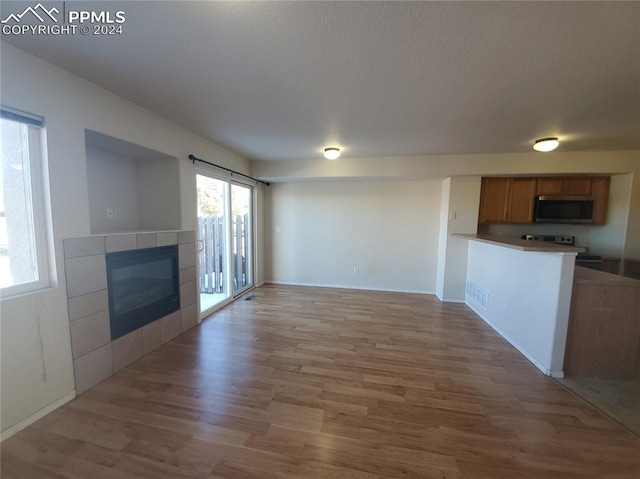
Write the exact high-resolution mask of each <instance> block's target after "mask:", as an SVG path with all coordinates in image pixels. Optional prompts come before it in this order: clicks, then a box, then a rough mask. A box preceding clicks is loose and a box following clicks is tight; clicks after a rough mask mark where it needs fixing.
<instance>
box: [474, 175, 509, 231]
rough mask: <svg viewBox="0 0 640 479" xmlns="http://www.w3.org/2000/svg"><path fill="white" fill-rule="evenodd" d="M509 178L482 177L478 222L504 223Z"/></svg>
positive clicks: (505, 219)
mask: <svg viewBox="0 0 640 479" xmlns="http://www.w3.org/2000/svg"><path fill="white" fill-rule="evenodd" d="M510 190H511V178H482V187H481V190H480V191H481V193H480V212H479V219H478V222H479V223H506V221H507V204H508V202H509V191H510Z"/></svg>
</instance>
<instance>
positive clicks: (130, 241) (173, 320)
mask: <svg viewBox="0 0 640 479" xmlns="http://www.w3.org/2000/svg"><path fill="white" fill-rule="evenodd" d="M173 244H177V245H178V268H179V275H180V307H181V309H180V310H178V311H175V312H174V313H171V314H169V315H167V316H165V317H163V318H160V319H158V320H157V321H154V322H153V323H150V324H148V325H146V326H144V327H142V328H140V329H137V330H135V331H132V332H131V333H128V334H126V335H125V336H122V337H120V338H118V339H116V340H115V341H111V331H110V328H109V303H108V295H107V268H106V260H105V254H106V253H114V252H116V251H129V250H135V249H144V248H154V247H159V246H167V245H173ZM64 258H65V260H64V262H65V273H66V278H67V301H68V305H69V324H70V329H71V351H72V354H73V369H74V374H75V381H76V392H77V394H80V393H82V392H84V391H86V390H87V389H89V388H91V387H92V386H95V385H96V384H98V383H99V382H101V381H103V380H104V379H106V378H108V377H109V376H111V375H113V374H114V373H116V372H118V371H119V370H120V369H122V368H124V367H125V366H128V365H129V364H131V363H133V362H134V361H136V360H138V359H140V358H141V357H142V356H143V355H145V354H147V353H149V352H151V351H153V350H154V349H156V348H157V347H158V346H160V345H161V344H164V343H166V342H167V341H170V340H171V339H173V338H175V337H176V336H178V335H179V334H181V333H183V332H184V331H186V330H187V329H189V328H191V327H193V326H195V325H196V324H197V323H198V311H197V288H196V250H195V233H194V232H193V231H170V232H160V233H132V234H113V235H103V236H89V237H86V238H70V239H65V240H64Z"/></svg>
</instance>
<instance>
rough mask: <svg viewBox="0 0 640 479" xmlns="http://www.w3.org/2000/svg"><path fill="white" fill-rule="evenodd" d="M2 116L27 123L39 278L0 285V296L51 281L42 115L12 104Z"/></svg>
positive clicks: (36, 288)
mask: <svg viewBox="0 0 640 479" xmlns="http://www.w3.org/2000/svg"><path fill="white" fill-rule="evenodd" d="M0 109H1V113H2V118H3V119H4V120H9V121H15V122H17V123H21V124H24V125H26V126H27V132H28V133H27V134H28V144H29V189H30V193H31V203H32V204H31V206H32V216H33V240H34V244H35V249H36V268H37V274H38V279H37V280H36V281H30V282H27V283H21V284H16V285H12V286H6V287H4V288H0V299H6V298H11V297H14V296H18V295H23V294H26V293H31V292H35V291H39V290H42V289H46V288H48V287H50V286H51V284H52V274H51V272H52V271H53V267H51V258H52V257H53V256H52V253H51V248H50V241H49V240H50V237H51V235H50V231H51V228H50V224H49V223H50V221H49V218H50V215H47V213H48V211H49V201H48V198H49V182H48V180H47V175H46V162H45V151H46V149H45V131H44V120H43V118H42V117H38V116H35V115H32V114H30V113H25V112H22V111H19V110H15V109H13V108H9V107H6V106H4V105H2V106H0Z"/></svg>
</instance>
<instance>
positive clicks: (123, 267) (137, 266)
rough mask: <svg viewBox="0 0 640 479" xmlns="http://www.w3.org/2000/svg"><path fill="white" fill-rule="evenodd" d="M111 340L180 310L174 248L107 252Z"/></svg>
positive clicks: (175, 247) (176, 250)
mask: <svg viewBox="0 0 640 479" xmlns="http://www.w3.org/2000/svg"><path fill="white" fill-rule="evenodd" d="M106 259H107V288H108V292H109V319H110V324H111V340H112V341H113V340H114V339H117V338H119V337H120V336H124V335H125V334H127V333H129V332H131V331H135V330H136V329H139V328H141V327H142V326H145V325H147V324H149V323H152V322H153V321H156V320H157V319H160V318H162V317H163V316H166V315H168V314H171V313H173V312H174V311H178V310H179V309H180V282H179V277H178V274H179V273H178V247H177V246H176V245H171V246H162V247H159V248H148V249H139V250H131V251H121V252H117V253H107V255H106Z"/></svg>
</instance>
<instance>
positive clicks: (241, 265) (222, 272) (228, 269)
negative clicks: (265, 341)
mask: <svg viewBox="0 0 640 479" xmlns="http://www.w3.org/2000/svg"><path fill="white" fill-rule="evenodd" d="M196 185H197V190H198V231H197V236H198V259H199V264H198V269H199V271H198V274H199V278H198V279H199V287H200V314H201V316H204V315H206V314H207V313H209V312H211V311H213V310H215V309H216V308H217V307H220V306H221V305H222V304H225V303H226V302H228V301H230V300H231V299H232V298H233V297H235V296H237V295H238V294H241V293H242V292H244V291H245V290H247V289H248V288H251V287H252V286H253V238H252V224H253V223H252V220H253V218H252V204H253V191H252V188H251V187H250V186H246V185H241V184H237V183H231V182H229V181H226V180H222V179H219V178H215V177H214V176H211V175H209V174H208V173H206V172H200V173H198V174H197V175H196Z"/></svg>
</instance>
